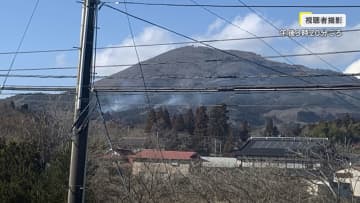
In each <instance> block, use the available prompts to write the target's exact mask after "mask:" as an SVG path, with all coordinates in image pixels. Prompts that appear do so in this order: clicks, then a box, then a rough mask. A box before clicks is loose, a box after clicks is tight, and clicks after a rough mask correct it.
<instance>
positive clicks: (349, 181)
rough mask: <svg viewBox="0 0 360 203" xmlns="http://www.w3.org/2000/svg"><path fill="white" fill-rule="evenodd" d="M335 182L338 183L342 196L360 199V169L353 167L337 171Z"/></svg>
mask: <svg viewBox="0 0 360 203" xmlns="http://www.w3.org/2000/svg"><path fill="white" fill-rule="evenodd" d="M334 182H335V183H337V186H338V188H337V189H338V193H339V194H340V196H345V197H346V196H349V193H350V195H352V196H353V197H356V198H360V167H359V166H353V167H349V168H346V169H342V170H338V171H336V173H335V175H334Z"/></svg>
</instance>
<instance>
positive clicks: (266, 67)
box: [105, 4, 308, 83]
mask: <svg viewBox="0 0 360 203" xmlns="http://www.w3.org/2000/svg"><path fill="white" fill-rule="evenodd" d="M105 6H106V7H108V8H110V9H112V10H115V11H117V12H120V13H123V14H125V15H128V16H130V17H132V18H135V19H137V20H140V21H142V22H145V23H148V24H150V25H153V26H156V27H158V28H161V29H163V30H166V31H168V32H171V33H173V34H176V35H178V36H181V37H183V38H186V39H189V40H192V41H195V42H199V41H198V40H196V39H194V38H192V37H189V36H187V35H185V34H182V33H179V32H177V31H174V30H172V29H170V28H167V27H164V26H162V25H159V24H157V23H154V22H151V21H149V20H146V19H143V18H141V17H138V16H135V15H132V14H130V13H128V12H126V11H123V10H121V9H118V8H115V7H113V6H110V5H108V4H105ZM199 43H200V42H199ZM201 44H202V45H204V46H207V47H210V48H213V49H215V50H217V51H219V52H222V53H225V54H227V55H230V56H234V57H236V58H239V59H241V60H243V61H247V62H249V63H252V64H255V65H258V66H260V67H262V68H264V69H267V70H271V71H273V72H276V73H280V74H285V75H287V73H284V72H282V71H279V70H277V69H274V68H272V67H269V66H265V65H263V64H261V63H257V62H255V61H251V60H249V59H247V58H243V57H240V56H238V55H236V54H233V53H231V52H228V51H225V50H221V49H218V48H216V47H214V46H212V45H210V44H207V43H203V42H202V43H201ZM295 79H297V80H300V81H303V82H305V83H308V81H306V80H304V79H302V78H295Z"/></svg>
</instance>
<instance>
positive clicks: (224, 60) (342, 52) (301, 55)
mask: <svg viewBox="0 0 360 203" xmlns="http://www.w3.org/2000/svg"><path fill="white" fill-rule="evenodd" d="M350 53H360V49H359V50H344V51H328V52H313V53H312V54H311V53H307V54H287V55H281V56H278V55H273V56H262V58H265V59H271V58H282V57H303V56H304V57H305V56H313V55H334V54H350ZM239 61H242V60H241V59H237V60H234V59H231V60H230V59H205V60H197V61H193V62H190V61H171V62H158V63H146V62H142V65H143V66H148V65H170V64H182V63H183V64H196V63H203V62H207V63H211V62H239ZM134 65H137V63H136V64H109V65H97V66H96V68H109V67H129V66H134ZM66 69H68V70H72V69H77V67H76V66H60V67H39V68H35V67H29V68H12V69H11V71H42V70H66ZM3 71H9V69H0V72H3Z"/></svg>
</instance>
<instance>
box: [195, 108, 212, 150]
mask: <svg viewBox="0 0 360 203" xmlns="http://www.w3.org/2000/svg"><path fill="white" fill-rule="evenodd" d="M208 122H209V118H208V115H207V114H206V107H204V106H200V107H199V108H197V109H196V114H195V129H194V136H193V139H192V143H193V144H192V145H193V148H194V149H195V150H201V148H202V147H203V144H204V143H203V142H204V140H205V138H206V136H207V129H208Z"/></svg>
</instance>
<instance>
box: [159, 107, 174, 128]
mask: <svg viewBox="0 0 360 203" xmlns="http://www.w3.org/2000/svg"><path fill="white" fill-rule="evenodd" d="M156 121H157V123H156V124H157V127H158V129H159V130H166V129H171V120H170V114H169V112H168V110H167V109H166V108H163V107H162V108H159V109H158V110H157V111H156Z"/></svg>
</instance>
